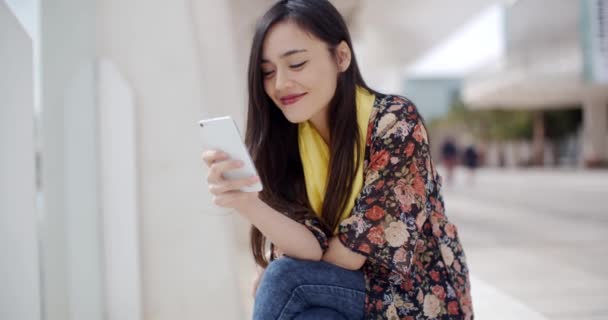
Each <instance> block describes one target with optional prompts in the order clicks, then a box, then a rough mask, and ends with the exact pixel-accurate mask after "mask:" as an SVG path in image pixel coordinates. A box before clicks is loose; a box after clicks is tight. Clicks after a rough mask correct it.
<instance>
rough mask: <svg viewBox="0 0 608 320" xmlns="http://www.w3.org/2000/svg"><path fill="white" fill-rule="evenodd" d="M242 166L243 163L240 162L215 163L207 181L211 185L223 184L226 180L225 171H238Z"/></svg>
mask: <svg viewBox="0 0 608 320" xmlns="http://www.w3.org/2000/svg"><path fill="white" fill-rule="evenodd" d="M242 166H243V161H240V160H226V161H222V162H216V163H213V164H212V165H211V167H210V170H209V176H208V177H207V181H208V182H209V184H217V183H220V182H223V181H224V180H225V179H224V177H223V176H222V174H223V173H224V172H225V171H228V170H234V169H238V168H241V167H242Z"/></svg>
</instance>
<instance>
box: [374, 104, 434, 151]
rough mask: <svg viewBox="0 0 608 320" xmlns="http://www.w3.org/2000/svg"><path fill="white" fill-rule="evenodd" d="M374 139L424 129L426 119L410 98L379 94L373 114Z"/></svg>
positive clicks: (402, 134) (405, 134) (407, 133)
mask: <svg viewBox="0 0 608 320" xmlns="http://www.w3.org/2000/svg"><path fill="white" fill-rule="evenodd" d="M371 118H372V119H371V120H372V121H371V125H373V129H372V131H371V133H372V137H371V139H372V140H376V139H377V138H384V137H387V136H394V135H400V136H402V137H404V136H407V135H409V134H411V133H413V132H414V131H424V132H425V133H426V128H425V126H424V121H423V119H422V116H421V115H420V113H419V112H418V108H417V107H416V105H415V104H414V102H412V101H411V100H410V99H408V98H406V97H404V96H400V95H390V94H387V95H385V94H377V95H376V100H375V101H374V108H373V110H372V115H371Z"/></svg>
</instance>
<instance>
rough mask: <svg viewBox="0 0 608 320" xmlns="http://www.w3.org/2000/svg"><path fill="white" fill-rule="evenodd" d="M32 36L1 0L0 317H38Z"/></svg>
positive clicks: (5, 319) (25, 319)
mask: <svg viewBox="0 0 608 320" xmlns="http://www.w3.org/2000/svg"><path fill="white" fill-rule="evenodd" d="M32 50H33V49H32V40H31V39H30V37H29V36H28V34H27V33H26V32H25V30H24V29H23V28H22V26H21V25H20V24H19V22H18V21H17V19H16V18H15V16H14V15H13V14H12V12H11V10H9V8H8V7H7V6H6V4H5V3H4V1H0V70H2V72H0V254H1V255H2V258H1V259H0V284H1V285H2V287H1V288H0V319H3V320H37V319H40V286H39V279H40V278H39V273H38V268H39V265H38V261H39V260H38V244H37V235H36V210H35V197H36V186H35V164H34V100H33V95H34V85H33V83H34V82H33V72H32V62H33V58H32V56H33V53H32Z"/></svg>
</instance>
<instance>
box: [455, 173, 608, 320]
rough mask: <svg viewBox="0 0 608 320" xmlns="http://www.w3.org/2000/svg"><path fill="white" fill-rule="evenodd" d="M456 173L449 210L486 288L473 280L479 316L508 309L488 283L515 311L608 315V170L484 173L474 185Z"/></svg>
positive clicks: (577, 316)
mask: <svg viewBox="0 0 608 320" xmlns="http://www.w3.org/2000/svg"><path fill="white" fill-rule="evenodd" d="M456 178H457V179H456V180H455V182H456V183H455V184H454V185H452V186H449V185H448V186H446V188H445V192H444V194H445V199H446V210H447V214H448V216H449V217H450V218H451V219H452V220H453V221H454V222H455V223H456V224H457V225H458V226H459V230H460V234H461V238H462V241H463V243H464V246H465V250H466V253H467V256H468V260H469V264H470V268H471V270H472V275H473V277H474V278H476V279H477V280H479V281H481V282H482V284H483V285H484V286H485V287H483V288H481V290H479V288H475V283H473V294H474V301H473V302H474V304H476V305H477V307H478V308H477V309H478V310H477V311H478V312H477V313H478V315H479V316H480V317H479V319H496V317H495V316H494V315H493V314H492V310H493V308H502V309H504V307H501V306H500V304H501V301H502V300H500V299H499V300H497V299H495V298H489V297H487V296H484V295H480V292H479V291H482V292H485V291H487V289H488V288H490V289H491V290H495V291H496V292H498V293H500V294H501V295H502V296H503V298H504V299H508V300H504V301H505V303H512V304H513V305H512V307H511V309H515V308H516V305H517V304H521V305H523V306H525V307H526V308H527V309H528V310H529V311H531V313H530V314H529V319H535V318H534V317H535V315H534V313H540V314H542V315H543V316H544V317H546V319H564V320H565V319H608V268H607V267H606V264H607V263H608V248H607V244H608V172H606V171H585V172H577V171H563V170H558V171H548V170H525V171H522V170H517V171H515V170H509V171H499V170H482V171H480V172H478V174H477V175H476V177H475V178H476V179H475V181H474V184H470V183H468V182H469V181H468V180H467V178H468V177H467V176H466V172H463V171H459V172H457V175H456ZM476 291H477V292H476ZM509 301H510V302H509ZM512 319H528V318H522V317H521V316H516V317H513V318H512Z"/></svg>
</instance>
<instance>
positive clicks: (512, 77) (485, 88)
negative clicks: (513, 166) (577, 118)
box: [463, 0, 608, 165]
mask: <svg viewBox="0 0 608 320" xmlns="http://www.w3.org/2000/svg"><path fill="white" fill-rule="evenodd" d="M505 10H506V12H505V30H506V33H505V39H506V55H505V56H504V58H502V59H499V60H496V61H494V62H493V63H491V64H489V65H487V66H486V67H485V68H483V69H481V70H479V71H478V72H475V73H474V74H472V75H470V76H468V77H467V78H466V81H465V84H464V89H463V96H464V99H465V102H466V103H467V104H468V105H469V106H471V107H473V108H475V109H479V110H482V109H504V110H518V109H520V110H531V111H534V112H535V114H534V142H533V145H534V147H533V157H535V158H536V159H537V162H541V163H542V162H543V154H544V149H545V144H544V136H545V134H544V131H545V128H544V126H545V124H546V123H545V122H544V120H543V111H547V110H559V109H573V108H574V109H580V110H581V111H582V113H583V116H582V126H581V131H580V134H579V135H577V137H576V140H577V144H578V148H577V150H578V151H577V152H578V155H579V159H580V160H581V161H585V162H586V164H588V165H594V164H598V163H601V162H604V163H605V162H606V161H608V23H607V19H608V18H607V17H608V1H605V0H581V1H572V0H519V1H514V3H513V4H512V5H511V6H507V7H505Z"/></svg>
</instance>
